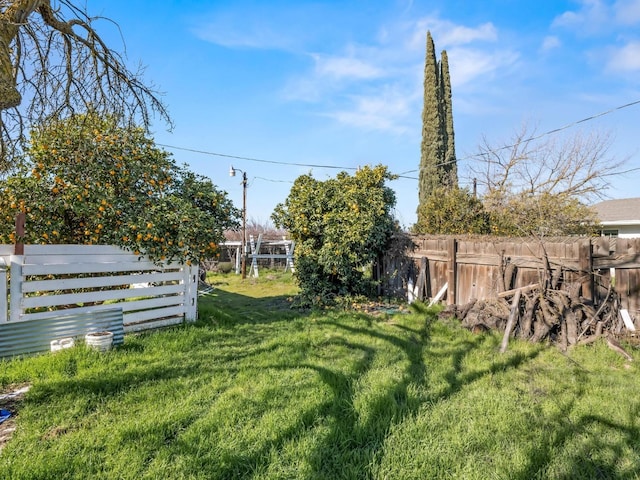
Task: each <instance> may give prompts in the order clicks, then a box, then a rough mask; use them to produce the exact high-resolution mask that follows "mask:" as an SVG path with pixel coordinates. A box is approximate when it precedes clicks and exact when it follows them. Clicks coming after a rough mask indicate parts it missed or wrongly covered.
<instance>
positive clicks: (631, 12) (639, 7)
mask: <svg viewBox="0 0 640 480" xmlns="http://www.w3.org/2000/svg"><path fill="white" fill-rule="evenodd" d="M613 10H614V12H615V18H616V21H617V23H619V24H621V25H635V24H637V23H640V0H618V1H617V2H616V3H615V4H614V6H613Z"/></svg>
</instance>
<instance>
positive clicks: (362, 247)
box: [272, 165, 397, 306]
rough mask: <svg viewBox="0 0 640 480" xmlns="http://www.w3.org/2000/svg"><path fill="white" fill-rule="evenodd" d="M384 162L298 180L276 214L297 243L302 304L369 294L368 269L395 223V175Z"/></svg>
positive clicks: (277, 221)
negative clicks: (329, 176)
mask: <svg viewBox="0 0 640 480" xmlns="http://www.w3.org/2000/svg"><path fill="white" fill-rule="evenodd" d="M392 178H393V177H392V176H391V175H390V174H389V172H388V170H387V168H386V167H384V166H381V165H379V166H376V167H364V168H361V169H360V170H358V171H357V172H356V173H355V174H354V175H349V174H348V173H346V172H341V173H339V174H338V175H337V176H336V178H332V179H329V180H325V181H319V180H316V179H314V178H313V177H312V176H311V175H302V176H300V177H298V179H296V181H295V182H294V185H293V187H292V188H291V192H290V193H289V196H288V197H287V199H286V201H285V202H284V203H283V204H279V205H278V206H277V207H276V209H275V211H274V213H273V215H272V219H273V221H274V223H275V224H276V226H278V227H280V228H285V229H287V230H288V231H289V233H290V235H291V238H292V239H293V240H295V242H296V278H297V281H298V284H299V287H300V295H299V298H298V299H299V303H300V304H301V305H303V306H309V305H321V304H326V303H328V302H331V301H332V299H334V298H335V297H336V296H342V295H370V294H371V293H372V291H373V290H372V288H373V286H374V283H373V279H372V278H371V277H370V276H368V275H367V274H366V273H367V268H368V267H369V266H370V265H371V264H372V262H373V261H374V260H375V259H376V258H377V257H378V255H379V254H380V253H382V252H383V251H384V248H385V246H386V245H387V242H388V241H389V239H390V237H391V234H392V233H393V232H394V231H395V230H396V228H397V227H396V222H395V221H394V219H393V216H392V215H391V209H392V208H393V207H394V205H395V194H394V192H393V190H391V189H390V188H389V187H387V186H386V185H385V182H386V180H389V179H392Z"/></svg>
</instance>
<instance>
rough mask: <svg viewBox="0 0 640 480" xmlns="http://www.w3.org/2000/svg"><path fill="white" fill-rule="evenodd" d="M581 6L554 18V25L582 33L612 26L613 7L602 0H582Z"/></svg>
mask: <svg viewBox="0 0 640 480" xmlns="http://www.w3.org/2000/svg"><path fill="white" fill-rule="evenodd" d="M579 3H580V8H579V9H578V10H575V11H566V12H564V13H563V14H562V15H559V16H558V17H556V18H555V19H554V20H553V23H552V26H553V27H564V28H569V29H573V30H577V31H580V32H581V33H595V32H599V31H601V30H603V29H605V28H608V27H610V26H611V23H612V18H611V17H612V12H611V8H610V7H609V6H608V5H607V4H606V3H605V2H603V1H602V0H582V1H580V2H579Z"/></svg>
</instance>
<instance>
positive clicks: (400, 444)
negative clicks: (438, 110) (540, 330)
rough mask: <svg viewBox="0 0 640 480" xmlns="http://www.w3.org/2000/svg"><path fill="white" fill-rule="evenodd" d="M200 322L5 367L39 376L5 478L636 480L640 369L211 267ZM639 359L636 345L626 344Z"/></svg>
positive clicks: (20, 375) (6, 379)
mask: <svg viewBox="0 0 640 480" xmlns="http://www.w3.org/2000/svg"><path fill="white" fill-rule="evenodd" d="M210 281H212V282H213V283H215V284H216V289H215V290H214V292H213V294H212V295H210V296H207V297H201V298H200V300H199V302H200V304H199V315H200V320H199V321H198V322H197V323H195V324H190V325H186V326H181V327H176V328H169V329H165V330H161V331H157V332H152V333H146V334H142V335H128V336H127V337H126V339H125V343H124V345H123V346H122V347H120V348H118V349H117V350H115V351H111V352H107V353H106V354H100V353H97V352H94V351H90V350H87V349H85V348H82V347H76V348H74V349H71V350H69V351H62V352H59V353H57V354H45V355H40V356H37V357H32V358H27V359H24V360H14V361H11V362H4V363H0V385H1V386H3V387H4V388H5V389H6V388H7V387H8V386H9V385H16V384H23V383H29V384H31V389H30V390H29V392H27V394H26V397H25V399H24V402H23V403H22V405H21V407H20V410H19V412H18V416H17V426H18V428H17V430H16V432H15V434H14V436H13V438H12V439H11V440H10V441H9V443H8V444H7V445H6V446H5V448H4V449H3V450H2V452H1V453H0V478H7V479H22V478H51V479H63V478H77V479H89V478H91V479H93V478H105V479H107V478H108V479H146V478H153V479H155V478H162V479H182V478H185V479H186V478H200V479H233V478H252V479H341V478H342V479H368V478H372V479H426V478H438V479H441V478H444V479H446V478H451V479H494V478H495V479H522V480H525V479H527V480H528V479H534V478H540V479H547V478H550V479H574V478H581V479H582V478H640V382H638V367H637V365H636V364H635V363H628V362H626V361H625V360H624V359H623V358H622V357H621V356H619V355H618V354H616V353H615V352H613V351H611V350H610V349H608V348H607V347H606V345H605V344H595V345H592V346H589V347H581V348H577V349H574V350H571V351H569V353H568V354H567V355H563V354H561V353H559V352H558V351H557V350H556V349H555V348H553V347H546V346H543V345H532V344H528V343H517V342H512V343H511V344H510V346H509V350H508V351H507V353H505V354H500V353H498V348H499V345H500V340H501V338H500V335H497V334H495V335H494V334H482V335H473V334H471V333H470V332H468V331H466V330H463V329H461V328H459V327H458V326H457V325H456V324H455V322H453V321H449V322H439V321H437V320H435V319H434V317H433V316H429V315H427V316H425V315H424V314H421V315H420V314H415V313H412V314H407V313H399V314H394V315H389V314H385V315H382V316H369V315H366V314H364V313H358V312H345V311H323V312H315V313H301V312H298V311H295V310H291V309H290V308H289V304H288V301H287V299H288V297H290V296H291V295H293V294H294V293H295V288H294V286H293V285H292V283H291V280H290V278H289V277H288V276H287V275H284V276H283V275H282V274H274V273H271V274H270V275H269V274H266V273H265V272H261V278H260V279H257V280H256V279H251V278H248V279H247V280H245V281H244V283H242V282H240V280H239V278H238V277H237V276H235V275H220V276H214V277H210ZM629 351H631V352H632V353H633V354H634V356H636V357H638V355H637V350H634V349H632V348H629Z"/></svg>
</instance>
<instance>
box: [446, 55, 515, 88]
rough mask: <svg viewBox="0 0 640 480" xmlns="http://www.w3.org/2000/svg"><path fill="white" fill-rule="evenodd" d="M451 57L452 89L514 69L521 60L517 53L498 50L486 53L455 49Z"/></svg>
mask: <svg viewBox="0 0 640 480" xmlns="http://www.w3.org/2000/svg"><path fill="white" fill-rule="evenodd" d="M448 55H449V70H450V74H451V85H452V87H457V86H461V85H464V84H468V83H471V82H473V81H475V80H477V79H478V78H479V77H484V76H487V75H492V74H493V73H494V72H495V71H499V70H505V69H507V68H509V67H512V66H513V65H514V64H515V63H516V62H517V61H518V59H519V55H518V53H517V52H514V51H510V50H504V51H502V50H496V51H493V52H485V51H482V50H476V49H469V48H454V49H452V50H451V51H450V52H448Z"/></svg>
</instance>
